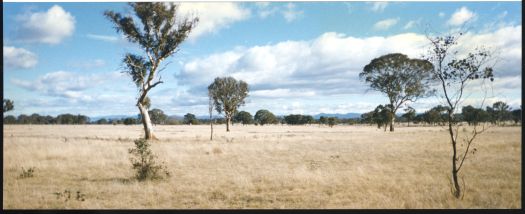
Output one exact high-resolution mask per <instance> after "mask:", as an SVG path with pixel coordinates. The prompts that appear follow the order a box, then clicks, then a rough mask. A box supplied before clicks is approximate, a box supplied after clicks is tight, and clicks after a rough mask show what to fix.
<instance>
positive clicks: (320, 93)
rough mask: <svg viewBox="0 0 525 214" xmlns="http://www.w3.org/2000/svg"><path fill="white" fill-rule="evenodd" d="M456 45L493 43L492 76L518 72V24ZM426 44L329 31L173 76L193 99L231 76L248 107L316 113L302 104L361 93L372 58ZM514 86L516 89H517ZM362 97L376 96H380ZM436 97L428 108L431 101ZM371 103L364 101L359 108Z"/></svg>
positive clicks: (230, 54) (221, 57) (407, 37)
mask: <svg viewBox="0 0 525 214" xmlns="http://www.w3.org/2000/svg"><path fill="white" fill-rule="evenodd" d="M460 44H462V47H461V48H460V50H465V49H472V48H474V47H477V46H479V45H480V44H492V45H493V46H492V47H491V48H493V49H496V50H499V51H500V52H501V55H500V57H502V58H504V59H505V60H502V61H501V62H500V63H499V64H498V65H497V67H496V69H495V75H496V76H498V77H501V78H504V77H506V76H513V77H514V76H516V75H520V74H521V25H520V26H514V27H506V28H502V29H499V30H498V31H495V32H490V33H485V34H473V33H467V34H465V35H464V37H463V38H462V40H460ZM427 45H428V42H427V40H426V37H425V36H424V35H421V34H415V33H404V34H398V35H393V36H388V37H379V36H374V37H365V38H356V37H352V36H346V35H344V34H338V33H335V32H329V33H324V34H322V35H320V36H319V37H317V38H315V39H313V40H308V41H283V42H279V43H276V44H272V45H263V46H253V47H245V48H236V49H233V50H230V51H226V52H223V53H216V54H212V55H209V56H205V57H201V58H195V59H193V60H190V61H188V62H185V63H184V64H183V66H182V70H181V72H180V73H179V74H177V76H176V79H177V81H178V82H177V84H178V85H179V86H181V87H187V88H188V90H187V93H188V94H191V95H193V97H194V99H195V97H202V98H203V99H202V100H201V101H202V102H203V103H204V102H205V97H206V86H207V85H209V84H210V83H211V82H212V81H213V78H215V77H217V76H233V77H234V78H236V79H242V80H244V81H246V82H247V83H248V84H249V86H250V91H251V92H250V99H252V103H257V104H247V108H262V107H263V106H264V107H268V108H270V107H271V108H270V109H276V110H277V109H281V110H280V111H282V112H283V113H285V114H288V113H289V112H290V111H291V108H287V109H288V110H286V109H282V105H283V104H279V105H275V106H271V105H270V104H268V105H266V104H265V105H262V104H261V103H263V102H265V101H264V100H268V102H269V101H270V100H273V101H275V100H281V99H282V103H288V104H290V102H291V101H292V100H297V101H300V102H303V103H305V105H303V106H302V108H303V110H304V111H305V112H306V113H311V112H313V113H315V112H317V111H318V110H319V108H321V107H322V105H321V104H319V103H317V104H316V103H313V104H306V103H309V102H315V100H320V99H322V98H326V97H332V96H344V97H347V96H354V95H355V96H360V94H362V93H364V92H365V91H366V90H367V89H368V86H366V85H365V84H364V83H362V81H361V80H360V79H359V76H358V74H359V73H360V72H361V71H362V69H363V67H364V66H365V65H366V64H368V63H369V62H370V61H371V60H372V59H373V58H376V57H379V56H381V55H384V54H387V53H395V52H400V53H403V54H406V55H408V56H409V57H411V58H416V57H420V56H421V54H423V53H425V51H426V48H427V47H428V46H427ZM496 81H497V79H496ZM512 83H513V84H510V83H508V82H507V84H508V85H512V86H516V84H518V82H517V79H513V82H512ZM495 87H502V86H499V85H496V86H495ZM514 90H519V87H518V88H517V89H514ZM367 96H368V97H372V96H378V97H380V98H381V95H380V94H379V95H375V94H372V95H367ZM185 99H187V98H184V97H181V98H174V102H173V103H178V102H184V100H185ZM203 100H204V101H203ZM369 100H370V99H369V98H367V101H369ZM273 101H272V103H273ZM435 101H436V100H433V104H432V106H433V105H435V104H436V102H435ZM275 102H277V101H275ZM279 102H281V101H279ZM385 102H386V101H385ZM203 103H201V104H203ZM380 103H382V102H380ZM380 103H377V104H380ZM204 104H205V103H204ZM204 104H203V105H204ZM372 104H374V103H372ZM372 104H366V105H365V104H363V106H361V107H360V109H361V108H363V109H364V108H367V107H369V106H370V105H372ZM377 104H375V105H377ZM350 107H355V106H350ZM350 107H348V108H350ZM341 109H343V107H341ZM254 110H256V109H254ZM332 110H335V109H332ZM341 111H343V110H341ZM346 111H347V112H350V111H352V109H346ZM340 113H343V112H340Z"/></svg>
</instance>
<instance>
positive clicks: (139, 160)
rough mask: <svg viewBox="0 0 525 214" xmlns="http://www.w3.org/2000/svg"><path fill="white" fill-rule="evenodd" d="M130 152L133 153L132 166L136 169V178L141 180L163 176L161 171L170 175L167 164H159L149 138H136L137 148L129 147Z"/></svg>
mask: <svg viewBox="0 0 525 214" xmlns="http://www.w3.org/2000/svg"><path fill="white" fill-rule="evenodd" d="M129 153H130V154H131V155H132V157H131V158H130V160H131V164H132V168H133V169H134V170H135V171H136V178H137V179H138V180H139V181H143V180H146V179H159V178H163V176H162V175H160V173H161V172H164V174H165V175H166V176H169V172H168V171H167V168H166V166H165V165H162V164H157V162H156V158H157V157H156V156H155V155H153V152H152V151H151V149H150V144H149V143H148V141H147V140H145V139H143V138H141V139H137V140H135V148H131V149H129Z"/></svg>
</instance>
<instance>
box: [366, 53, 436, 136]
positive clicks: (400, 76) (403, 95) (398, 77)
mask: <svg viewBox="0 0 525 214" xmlns="http://www.w3.org/2000/svg"><path fill="white" fill-rule="evenodd" d="M433 68H434V67H433V65H432V63H430V62H429V61H427V60H422V59H410V58H408V57H407V56H406V55H404V54H400V53H392V54H387V55H384V56H381V57H378V58H375V59H373V60H372V61H371V62H370V63H369V64H367V65H366V66H365V67H364V68H363V72H361V73H360V74H359V77H360V78H362V79H364V81H365V82H366V83H368V84H369V85H370V87H371V88H372V89H374V90H377V91H379V92H382V93H384V94H386V95H387V97H388V100H389V102H390V105H391V106H392V108H390V110H391V112H390V113H391V114H392V115H395V113H396V111H397V109H398V108H399V107H400V106H401V105H402V104H403V103H405V102H407V101H411V102H414V101H416V99H417V98H419V97H422V96H424V95H426V94H427V92H428V84H426V82H427V81H428V79H429V78H428V77H429V76H430V74H431V71H432V69H433ZM393 118H394V117H392V119H393ZM393 130H394V129H393V121H390V131H393Z"/></svg>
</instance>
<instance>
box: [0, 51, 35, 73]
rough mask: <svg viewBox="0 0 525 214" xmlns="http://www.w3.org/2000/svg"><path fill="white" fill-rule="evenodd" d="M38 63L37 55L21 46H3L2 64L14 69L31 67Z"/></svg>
mask: <svg viewBox="0 0 525 214" xmlns="http://www.w3.org/2000/svg"><path fill="white" fill-rule="evenodd" d="M37 63H38V57H37V56H36V54H34V53H33V52H31V51H28V50H26V49H23V48H16V47H12V46H4V66H6V67H8V68H15V69H28V68H33V67H35V65H36V64H37Z"/></svg>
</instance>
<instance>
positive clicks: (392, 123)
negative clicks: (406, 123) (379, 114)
mask: <svg viewBox="0 0 525 214" xmlns="http://www.w3.org/2000/svg"><path fill="white" fill-rule="evenodd" d="M395 119H396V118H395V116H392V119H391V120H390V131H391V132H393V131H394V120H395Z"/></svg>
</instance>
